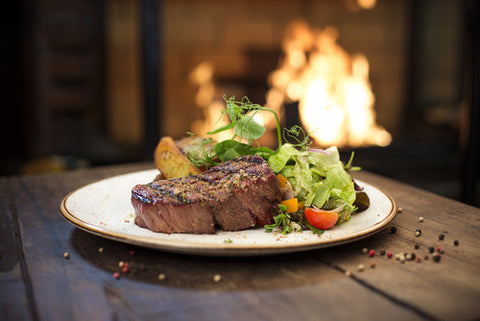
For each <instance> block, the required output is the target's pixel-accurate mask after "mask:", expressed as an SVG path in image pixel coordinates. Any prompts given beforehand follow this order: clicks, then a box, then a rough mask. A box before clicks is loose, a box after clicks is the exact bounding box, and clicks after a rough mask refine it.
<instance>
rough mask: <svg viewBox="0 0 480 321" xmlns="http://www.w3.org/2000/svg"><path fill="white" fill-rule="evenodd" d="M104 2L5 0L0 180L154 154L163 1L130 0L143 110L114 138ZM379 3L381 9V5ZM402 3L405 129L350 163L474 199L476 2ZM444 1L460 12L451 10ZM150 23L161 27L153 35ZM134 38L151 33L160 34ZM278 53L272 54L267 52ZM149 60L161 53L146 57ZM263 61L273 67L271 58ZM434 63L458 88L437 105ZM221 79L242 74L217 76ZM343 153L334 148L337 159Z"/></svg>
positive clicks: (477, 201) (0, 41)
mask: <svg viewBox="0 0 480 321" xmlns="http://www.w3.org/2000/svg"><path fill="white" fill-rule="evenodd" d="M111 2H112V1H81V0H76V1H71V2H69V5H68V6H65V5H62V4H61V2H59V1H53V0H50V1H47V0H43V1H32V0H30V1H27V0H24V1H13V2H7V3H5V4H3V9H2V11H1V20H0V21H1V22H0V23H1V24H2V26H1V30H0V46H1V50H0V70H1V72H0V82H1V84H0V85H1V90H2V96H1V97H2V104H3V106H2V109H1V110H2V115H1V117H0V119H1V123H0V128H1V135H0V137H1V138H0V141H1V148H2V154H1V159H0V169H1V172H0V174H1V175H16V174H22V173H26V174H35V173H40V172H46V171H59V170H69V169H73V168H79V167H91V166H102V165H110V164H120V163H129V162H143V161H151V159H152V157H151V153H149V151H151V150H153V146H154V144H155V143H156V141H157V140H158V137H160V136H161V135H165V134H169V133H168V132H166V130H165V128H166V127H165V124H163V123H162V121H158V117H159V115H160V117H161V115H162V112H164V110H162V106H163V102H164V97H165V95H164V94H165V92H164V89H163V88H164V87H162V82H163V81H165V79H164V77H162V71H163V69H164V66H163V65H162V62H161V61H162V60H161V59H160V58H161V57H162V55H163V53H164V52H166V49H168V48H166V47H165V46H166V44H165V42H162V34H163V32H164V30H163V29H162V26H163V25H162V17H164V15H165V14H166V13H165V11H164V6H163V4H162V2H156V1H155V2H154V1H140V0H139V1H136V2H135V1H134V2H135V5H136V6H137V7H138V14H139V32H140V33H141V37H139V39H140V40H142V39H143V42H142V41H140V42H139V43H138V46H139V49H138V50H139V51H140V55H139V56H140V57H141V62H140V64H139V65H138V68H139V73H140V75H141V76H140V78H141V79H142V81H141V84H140V88H141V90H140V93H141V96H142V102H141V106H140V107H141V108H140V114H141V115H140V116H139V117H140V118H142V119H143V123H142V126H141V131H142V132H141V134H140V135H139V137H140V140H139V141H137V142H136V143H126V144H125V143H122V142H118V141H117V140H115V139H114V138H113V137H112V135H111V132H110V131H109V129H108V124H109V109H108V108H109V107H108V96H107V92H108V88H109V80H108V77H107V75H106V74H107V61H106V60H107V56H108V52H107V46H106V43H107V39H106V33H105V29H106V23H107V18H106V16H107V15H106V7H107V6H108V5H109V4H111ZM113 2H114V1H113ZM117 2H120V3H121V2H122V1H117ZM127 2H128V1H127ZM130 2H131V1H130ZM247 2H248V1H247ZM326 2H328V1H326ZM192 3H196V5H201V4H198V3H199V2H198V1H184V2H183V4H184V5H185V6H187V5H189V4H192ZM200 3H201V2H200ZM270 3H271V5H274V2H270ZM247 5H250V4H247ZM251 5H253V2H251ZM378 5H379V6H380V5H385V4H384V2H382V1H378ZM402 5H403V6H404V7H406V8H407V10H408V12H407V15H406V17H407V18H408V20H407V21H406V26H407V28H408V30H407V31H406V34H407V36H408V37H407V39H406V44H407V45H406V46H405V48H404V50H405V52H403V53H402V54H403V55H404V57H405V61H404V63H405V68H406V70H405V74H406V77H405V84H404V88H405V90H404V91H403V99H404V102H405V103H404V107H403V110H402V114H401V120H399V121H400V123H401V126H399V129H398V131H397V132H396V133H395V135H394V140H393V143H392V144H391V145H390V146H388V147H363V148H358V149H355V155H356V156H355V164H356V165H359V166H361V167H362V168H363V169H365V170H368V171H372V172H375V173H379V174H382V175H385V176H387V177H391V178H393V179H397V180H399V181H402V182H405V183H408V184H412V185H415V186H418V187H420V188H423V189H426V190H429V191H432V192H435V193H438V194H441V195H444V196H447V197H450V198H453V199H457V200H460V201H463V202H467V203H470V204H473V205H475V206H480V196H479V195H480V188H479V184H480V181H479V174H478V165H479V164H480V158H479V137H480V134H479V133H478V128H479V126H480V121H479V115H478V114H479V97H478V95H479V93H480V90H479V88H480V87H479V85H478V77H479V75H480V71H479V60H478V58H479V35H478V32H479V16H478V15H479V8H478V7H479V5H478V2H477V1H455V0H450V1H447V0H444V1H402ZM59 7H61V10H59V9H58V8H59ZM451 8H455V10H456V12H459V14H458V15H456V16H454V17H453V16H452V17H450V16H449V15H448V11H449V10H451ZM65 13H68V14H65ZM156 13H158V15H157V14H156ZM162 14H163V15H162ZM167 14H168V13H167ZM445 17H447V18H445ZM149 19H150V20H149ZM152 19H153V20H152ZM155 19H158V20H157V21H156V20H155ZM449 24H451V25H452V30H457V33H456V34H455V36H454V37H444V36H442V35H441V34H438V33H437V32H436V31H437V30H439V29H442V30H448V26H449ZM152 26H158V27H157V28H154V30H153V29H152ZM445 26H447V27H445ZM142 27H144V29H142ZM453 27H454V28H453ZM458 30H460V31H458ZM142 31H143V32H142ZM142 37H147V38H146V39H148V37H150V39H152V38H151V37H153V39H156V37H158V38H157V39H160V41H159V42H158V43H155V41H151V40H147V41H145V38H142ZM452 39H453V40H454V41H452ZM42 46H47V48H44V47H42ZM452 50H453V51H454V52H455V55H454V56H453V57H456V58H455V60H456V61H455V63H452V55H442V54H441V53H442V52H446V51H452ZM277 54H278V53H275V52H274V53H273V54H272V55H271V56H273V57H274V59H275V58H278V57H277V56H276V55H277ZM157 56H158V57H159V59H158V60H155V59H153V60H152V57H157ZM264 56H265V53H264ZM264 56H263V57H264ZM267 56H268V55H267ZM443 57H444V58H443ZM442 59H443V60H444V61H442ZM270 63H271V65H273V66H274V65H275V61H270ZM264 65H265V64H264ZM440 65H454V66H456V69H455V72H453V73H451V74H452V75H453V76H452V79H450V80H451V82H450V83H452V84H453V85H449V86H450V87H449V90H450V91H451V92H453V93H454V94H452V95H450V96H448V98H444V97H439V98H438V99H437V100H435V99H431V96H429V95H428V90H429V88H428V84H429V82H431V78H429V77H431V75H435V71H436V70H438V66H440ZM152 66H153V68H152ZM152 70H153V71H152ZM46 74H47V75H48V79H47V78H46V77H45V75H46ZM142 77H143V78H142ZM262 77H263V75H262ZM218 81H219V82H222V81H223V82H225V83H228V82H231V81H240V82H241V81H243V82H245V81H246V80H245V79H244V78H243V79H234V78H230V79H229V78H228V77H226V78H225V77H223V78H219V79H218ZM254 83H255V82H254ZM142 84H149V86H146V85H142ZM263 86H266V83H263V84H260V85H259V88H258V90H259V91H261V90H264V88H263ZM427 98H428V99H427ZM179 117H183V116H182V115H179ZM125 126H126V127H127V126H129V125H128V124H127V123H126V124H125ZM157 133H158V135H157ZM350 152H351V150H349V149H348V148H345V149H343V150H342V154H343V155H345V157H348V156H347V155H349V153H350Z"/></svg>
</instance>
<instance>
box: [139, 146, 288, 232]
mask: <svg viewBox="0 0 480 321" xmlns="http://www.w3.org/2000/svg"><path fill="white" fill-rule="evenodd" d="M280 197H281V192H280V187H279V183H278V180H277V177H276V176H275V173H274V172H273V170H272V169H271V168H270V166H269V165H268V163H267V162H266V161H265V160H264V159H263V158H261V157H260V156H257V155H254V156H252V155H249V156H242V157H239V158H237V159H234V160H231V161H227V162H225V163H222V164H220V165H217V166H215V167H212V168H211V169H210V170H208V171H206V172H203V173H201V174H199V175H193V176H188V177H182V178H173V179H167V180H159V181H154V182H151V183H148V184H142V185H137V186H135V187H134V188H133V189H132V204H133V207H134V209H135V214H136V217H135V223H136V224H137V225H138V226H141V227H145V228H148V229H150V230H152V231H154V232H163V233H195V234H201V233H214V232H215V228H216V226H217V225H218V226H219V227H220V228H221V229H223V230H225V231H238V230H243V229H246V228H250V227H253V226H256V225H258V226H263V225H265V224H271V223H273V212H272V209H273V208H274V207H275V206H276V205H277V204H278V202H279V201H280Z"/></svg>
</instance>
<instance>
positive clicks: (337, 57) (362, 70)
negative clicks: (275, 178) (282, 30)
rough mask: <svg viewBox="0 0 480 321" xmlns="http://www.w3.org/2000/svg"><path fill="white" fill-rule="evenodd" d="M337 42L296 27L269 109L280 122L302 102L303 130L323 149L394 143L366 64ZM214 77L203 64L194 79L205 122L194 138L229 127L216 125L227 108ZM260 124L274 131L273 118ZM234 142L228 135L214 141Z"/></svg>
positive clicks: (273, 78)
mask: <svg viewBox="0 0 480 321" xmlns="http://www.w3.org/2000/svg"><path fill="white" fill-rule="evenodd" d="M365 1H366V0H365ZM366 2H368V1H366ZM373 2H374V1H373ZM337 38H338V32H337V30H336V29H335V28H332V27H328V28H325V29H323V30H318V29H312V28H310V27H309V26H308V25H307V24H306V23H305V22H303V21H296V22H294V23H292V24H291V25H290V27H289V28H288V29H287V32H286V37H285V39H284V41H283V43H282V49H283V53H284V57H283V59H282V61H281V62H280V64H279V66H278V68H277V69H276V70H274V71H273V72H272V73H271V74H270V75H269V78H268V82H269V85H270V89H269V90H268V92H267V94H266V99H267V101H266V104H265V106H266V107H269V108H272V109H273V110H275V111H276V112H277V114H278V115H279V116H280V117H282V115H283V112H284V108H285V106H286V105H288V104H290V103H292V102H298V108H299V113H300V120H301V122H302V125H303V126H304V127H305V129H306V131H307V132H308V133H309V134H310V136H311V137H312V138H313V139H314V141H315V143H316V144H317V145H319V146H323V147H328V146H332V145H336V146H338V147H344V146H351V147H358V146H369V145H378V146H387V145H388V144H390V142H391V140H392V138H391V135H390V134H389V133H388V132H387V131H386V130H385V129H384V128H382V127H381V126H379V125H377V124H376V122H375V118H376V115H375V110H374V103H375V96H374V94H373V92H372V88H371V85H370V82H369V80H368V76H369V64H368V60H367V58H366V57H365V56H364V55H361V54H358V55H353V56H350V55H349V54H348V53H347V52H346V51H345V50H343V49H342V48H341V47H340V46H339V45H338V44H337ZM213 73H214V67H213V65H212V64H211V63H210V62H204V63H202V64H200V65H199V66H197V67H196V68H195V69H194V70H193V71H192V72H191V74H190V80H191V82H192V83H193V84H195V85H196V86H198V92H197V96H196V99H195V100H196V104H197V105H198V106H200V107H201V108H202V109H203V111H204V116H205V120H203V121H196V122H194V124H193V125H192V129H193V131H194V132H196V133H205V132H208V131H210V130H212V129H213V128H216V127H219V126H222V125H224V124H225V123H219V122H218V117H219V115H220V113H221V111H222V109H224V106H225V102H224V101H223V100H219V99H218V97H217V96H218V95H216V89H215V84H214V81H213ZM256 120H257V121H258V122H259V123H261V124H262V125H264V126H266V127H267V128H270V129H273V128H274V127H275V126H276V124H275V120H274V118H273V116H272V115H271V113H263V114H260V113H259V114H257V115H256ZM231 137H232V133H225V132H224V133H222V134H221V136H217V137H214V138H216V139H218V140H223V139H228V138H231Z"/></svg>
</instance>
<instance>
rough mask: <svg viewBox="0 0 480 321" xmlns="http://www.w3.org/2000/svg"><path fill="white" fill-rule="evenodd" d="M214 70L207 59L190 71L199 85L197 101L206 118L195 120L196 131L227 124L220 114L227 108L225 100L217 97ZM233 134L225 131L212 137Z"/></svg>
mask: <svg viewBox="0 0 480 321" xmlns="http://www.w3.org/2000/svg"><path fill="white" fill-rule="evenodd" d="M214 70H215V68H214V66H213V64H212V63H211V62H209V61H205V62H202V63H201V64H199V65H198V66H197V67H195V68H194V69H193V70H192V71H191V73H190V82H191V83H192V84H194V85H196V86H197V87H198V90H197V94H196V96H195V103H196V104H197V106H199V107H200V108H202V110H203V114H204V117H205V119H204V120H197V121H195V122H193V124H192V130H193V132H194V133H200V134H204V133H207V132H209V131H211V130H213V129H214V128H217V127H221V126H223V125H226V124H227V123H226V120H225V119H219V115H221V112H222V110H224V109H225V102H224V101H219V100H216V99H215V98H216V95H215V92H216V89H215V84H214V81H213V73H214ZM232 136H233V132H228V131H225V132H221V133H219V134H216V135H214V136H213V137H212V138H214V139H216V140H218V141H222V140H224V139H230V138H231V137H232Z"/></svg>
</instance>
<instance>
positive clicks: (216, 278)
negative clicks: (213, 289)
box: [213, 274, 222, 282]
mask: <svg viewBox="0 0 480 321" xmlns="http://www.w3.org/2000/svg"><path fill="white" fill-rule="evenodd" d="M221 280H222V276H221V275H220V274H215V275H214V276H213V282H220V281H221Z"/></svg>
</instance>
